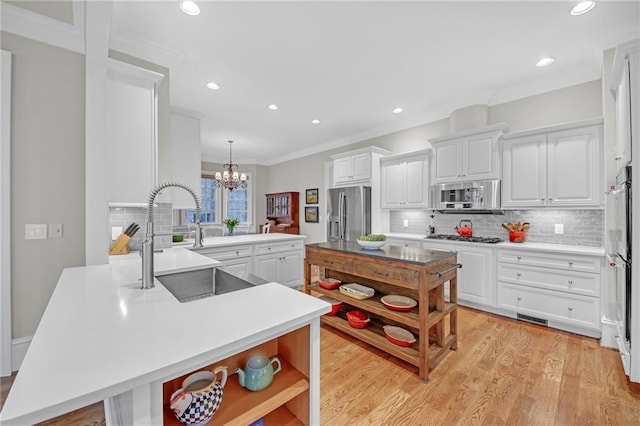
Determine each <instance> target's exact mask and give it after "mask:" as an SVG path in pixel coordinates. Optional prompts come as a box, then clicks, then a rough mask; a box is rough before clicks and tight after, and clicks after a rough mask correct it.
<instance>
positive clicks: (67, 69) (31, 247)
mask: <svg viewBox="0 0 640 426" xmlns="http://www.w3.org/2000/svg"><path fill="white" fill-rule="evenodd" d="M2 49H6V50H9V51H11V52H12V53H13V82H12V91H13V93H12V94H13V105H12V117H11V121H12V123H11V124H12V141H11V151H12V152H11V167H12V170H11V232H12V236H13V238H12V241H11V253H12V262H11V268H12V322H13V324H12V328H13V332H12V334H13V338H14V339H16V338H20V337H25V336H30V335H32V334H33V333H34V331H35V329H36V326H37V325H38V322H39V321H40V317H41V316H42V313H43V312H44V308H45V307H46V305H47V303H48V302H49V298H50V296H51V293H52V292H53V289H54V287H55V284H56V282H57V281H58V278H59V277H60V273H61V272H62V269H64V268H66V267H71V266H80V265H83V264H84V262H85V257H84V256H85V245H84V223H85V219H84V181H85V179H84V178H85V175H84V173H85V170H84V120H85V113H84V93H85V89H84V79H85V74H84V56H83V55H80V54H77V53H73V52H70V51H67V50H63V49H59V48H56V47H52V46H49V45H46V44H43V43H39V42H35V41H32V40H29V39H26V38H23V37H20V36H16V35H13V34H9V33H5V32H2ZM27 223H46V224H50V223H62V224H63V235H64V236H63V238H57V239H46V240H25V239H24V226H25V224H27Z"/></svg>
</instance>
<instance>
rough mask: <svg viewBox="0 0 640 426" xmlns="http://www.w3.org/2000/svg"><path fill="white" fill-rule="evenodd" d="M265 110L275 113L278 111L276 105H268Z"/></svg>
mask: <svg viewBox="0 0 640 426" xmlns="http://www.w3.org/2000/svg"><path fill="white" fill-rule="evenodd" d="M267 108H269V109H270V110H271V111H277V110H278V105H276V104H271V105H269V106H268V107H267Z"/></svg>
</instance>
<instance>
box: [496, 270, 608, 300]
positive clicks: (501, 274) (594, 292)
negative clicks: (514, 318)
mask: <svg viewBox="0 0 640 426" xmlns="http://www.w3.org/2000/svg"><path fill="white" fill-rule="evenodd" d="M498 281H505V282H510V283H513V284H520V285H530V286H535V287H542V288H547V289H549V290H560V291H566V292H569V293H576V294H584V295H586V296H596V297H599V296H600V275H599V274H587V273H584V272H572V271H561V270H549V269H543V268H536V267H532V266H520V265H513V264H510V263H498Z"/></svg>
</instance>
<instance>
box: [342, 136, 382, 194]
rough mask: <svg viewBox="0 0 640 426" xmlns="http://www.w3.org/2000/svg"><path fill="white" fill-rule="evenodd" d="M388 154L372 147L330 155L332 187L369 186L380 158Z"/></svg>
mask: <svg viewBox="0 0 640 426" xmlns="http://www.w3.org/2000/svg"><path fill="white" fill-rule="evenodd" d="M388 154H389V151H387V150H384V149H381V148H377V147H374V146H372V147H368V148H363V149H358V150H355V151H348V152H342V153H340V154H335V155H332V156H331V159H332V160H333V185H334V186H348V185H371V181H372V177H373V170H374V168H375V169H378V168H379V159H380V157H381V156H383V155H388Z"/></svg>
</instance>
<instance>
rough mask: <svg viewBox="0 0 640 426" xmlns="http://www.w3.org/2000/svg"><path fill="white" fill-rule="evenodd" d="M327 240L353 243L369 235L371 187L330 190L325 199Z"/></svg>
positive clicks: (348, 187) (347, 187)
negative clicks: (364, 235)
mask: <svg viewBox="0 0 640 426" xmlns="http://www.w3.org/2000/svg"><path fill="white" fill-rule="evenodd" d="M327 218H328V221H329V222H328V223H327V226H328V228H327V236H328V237H327V238H328V240H329V241H341V240H342V241H355V240H356V239H357V238H358V237H359V236H360V235H363V234H370V233H371V187H370V186H346V187H344V188H331V189H329V191H328V197H327Z"/></svg>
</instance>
